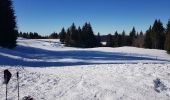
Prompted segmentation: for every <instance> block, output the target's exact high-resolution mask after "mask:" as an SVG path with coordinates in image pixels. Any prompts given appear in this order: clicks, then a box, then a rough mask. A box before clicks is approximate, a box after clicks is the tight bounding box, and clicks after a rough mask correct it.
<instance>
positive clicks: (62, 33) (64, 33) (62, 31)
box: [59, 28, 66, 43]
mask: <svg viewBox="0 0 170 100" xmlns="http://www.w3.org/2000/svg"><path fill="white" fill-rule="evenodd" d="M59 37H60V41H61V42H62V43H64V42H65V39H66V31H65V29H64V28H62V30H61V32H60V33H59Z"/></svg>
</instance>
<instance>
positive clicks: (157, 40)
mask: <svg viewBox="0 0 170 100" xmlns="http://www.w3.org/2000/svg"><path fill="white" fill-rule="evenodd" d="M151 36H152V43H153V44H152V48H154V49H164V43H165V33H164V27H163V24H162V22H161V21H160V20H155V22H154V25H153V27H152V34H151Z"/></svg>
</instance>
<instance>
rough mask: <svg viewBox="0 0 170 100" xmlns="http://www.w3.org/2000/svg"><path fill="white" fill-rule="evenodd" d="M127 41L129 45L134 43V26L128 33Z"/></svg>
mask: <svg viewBox="0 0 170 100" xmlns="http://www.w3.org/2000/svg"><path fill="white" fill-rule="evenodd" d="M129 36H130V37H129V39H130V40H129V43H130V46H133V44H134V40H135V38H136V30H135V27H133V29H132V31H131V32H130V33H129Z"/></svg>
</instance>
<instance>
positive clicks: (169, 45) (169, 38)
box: [165, 20, 170, 53]
mask: <svg viewBox="0 0 170 100" xmlns="http://www.w3.org/2000/svg"><path fill="white" fill-rule="evenodd" d="M165 50H166V51H167V52H168V53H170V20H169V21H168V24H167V28H166V41H165Z"/></svg>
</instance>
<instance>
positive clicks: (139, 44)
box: [134, 31, 144, 48]
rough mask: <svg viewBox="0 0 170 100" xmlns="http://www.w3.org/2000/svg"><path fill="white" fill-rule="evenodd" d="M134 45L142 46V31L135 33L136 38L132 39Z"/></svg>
mask: <svg viewBox="0 0 170 100" xmlns="http://www.w3.org/2000/svg"><path fill="white" fill-rule="evenodd" d="M134 46H135V47H140V48H143V47H144V36H143V32H142V31H141V32H140V33H139V34H138V35H137V38H136V39H135V41H134Z"/></svg>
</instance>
